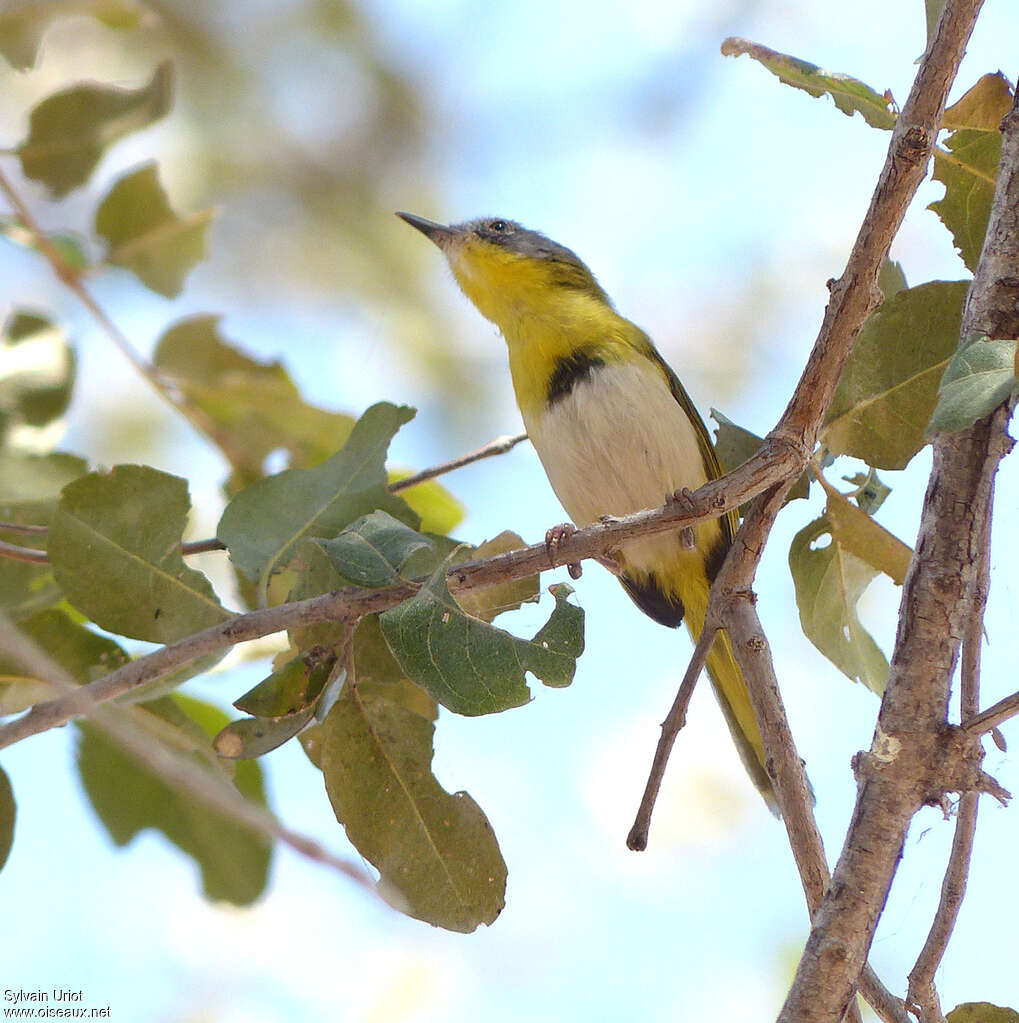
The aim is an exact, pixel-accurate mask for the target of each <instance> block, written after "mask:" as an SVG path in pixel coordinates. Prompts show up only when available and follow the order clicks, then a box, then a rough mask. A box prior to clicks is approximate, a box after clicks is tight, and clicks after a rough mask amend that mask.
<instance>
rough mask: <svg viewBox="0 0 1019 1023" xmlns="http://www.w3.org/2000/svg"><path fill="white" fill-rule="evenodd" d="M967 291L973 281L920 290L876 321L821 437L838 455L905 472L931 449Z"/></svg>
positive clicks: (858, 348) (865, 333)
mask: <svg viewBox="0 0 1019 1023" xmlns="http://www.w3.org/2000/svg"><path fill="white" fill-rule="evenodd" d="M968 288H969V282H968V281H932V282H930V283H928V284H921V285H920V286H919V287H916V288H909V289H908V290H906V291H900V292H899V293H898V294H897V295H895V296H894V297H893V298H891V299H889V300H888V301H886V302H884V303H883V304H882V305H881V306H880V307H879V308H878V309H877V310H876V311H875V312H873V313H872V314H871V315H870V317H869V318H868V320H867V322H866V323H865V324H864V327H863V330H861V331H860V336H859V337H858V338H857V339H856V344H855V345H854V346H853V353H852V355H851V356H850V357H849V362H848V363H847V365H846V368H845V370H844V371H843V373H842V378H841V379H840V380H839V386H838V388H837V389H836V391H835V397H834V399H833V400H832V403H831V407H830V408H829V409H828V415H827V418H826V420H825V425H824V429H823V430H822V433H821V443H822V444H824V446H825V447H827V448H828V450H829V451H831V452H832V454H836V455H853V456H855V457H856V458H862V459H863V460H864V461H865V462H866V463H867V464H868V465H872V466H874V467H875V468H878V469H903V468H905V466H906V465H907V463H908V462H909V460H910V459H911V458H912V457H913V456H914V455H915V454H916V453H917V452H918V451H919V450H920V449H921V448H922V447H923V446H924V444H926V443H927V441H926V439H925V436H924V435H925V431H926V429H927V424H928V422H929V421H930V418H931V413H932V412H933V411H934V406H935V404H936V403H937V392H938V383H939V381H940V380H941V376H942V374H943V373H944V371H945V367H946V366H947V365H948V363H949V361H950V360H951V358H952V355H953V354H954V353H955V350H956V347H957V346H958V343H959V328H960V326H961V324H962V304H963V302H964V301H965V298H966V292H967V290H968Z"/></svg>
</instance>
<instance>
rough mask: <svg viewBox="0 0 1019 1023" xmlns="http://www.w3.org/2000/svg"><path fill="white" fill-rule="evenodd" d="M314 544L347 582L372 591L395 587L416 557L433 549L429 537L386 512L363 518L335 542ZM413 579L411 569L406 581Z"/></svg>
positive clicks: (349, 527)
mask: <svg viewBox="0 0 1019 1023" xmlns="http://www.w3.org/2000/svg"><path fill="white" fill-rule="evenodd" d="M315 542H316V543H317V544H318V545H319V546H320V547H321V548H322V550H324V551H325V552H326V554H327V555H328V556H329V560H330V561H331V562H332V563H333V567H334V568H335V569H336V571H337V572H339V573H340V575H342V576H343V577H344V579H347V580H349V581H350V582H351V583H353V584H354V585H355V586H365V587H367V588H369V589H377V588H381V587H383V586H395V585H396V584H397V583H399V582H401V581H402V580H403V578H404V577H403V575H401V572H402V570H403V569H404V567H405V566H407V565H408V563H411V564H413V562H414V560H415V559H414V555H415V554H418V553H420V552H422V551H430V550H431V549H432V545H431V543H430V542H429V540H428V538H427V537H424V536H422V535H421V534H420V533H419V532H417V530H414V529H411V528H410V526H405V525H404V524H403V523H402V522H400V521H399V519H394V518H393V516H392V515H390V514H388V513H387V512H384V511H373V512H371V513H370V514H369V515H363V516H362V517H361V518H359V519H357V521H355V522H353V523H351V524H350V525H349V526H348V527H347V528H346V529H344V530H343V531H342V532H341V533H340V534H339V535H338V536H336V537H335V538H334V539H332V540H317V541H315ZM417 560H420V559H417ZM413 576H414V573H413V571H412V570H409V573H408V576H407V578H413Z"/></svg>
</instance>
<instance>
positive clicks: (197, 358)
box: [153, 316, 354, 489]
mask: <svg viewBox="0 0 1019 1023" xmlns="http://www.w3.org/2000/svg"><path fill="white" fill-rule="evenodd" d="M219 321H220V317H218V316H193V317H190V318H188V319H186V320H182V321H181V322H179V323H177V324H175V325H174V326H172V327H170V329H169V330H167V331H166V333H165V334H163V336H162V338H161V339H160V341H159V344H158V345H157V347H156V352H155V356H154V357H153V361H154V362H155V365H156V368H157V369H158V370H159V371H160V373H161V374H162V375H163V376H164V377H166V378H167V379H168V380H169V381H170V382H171V383H172V384H173V385H174V386H175V387H177V388H179V389H180V391H181V392H182V393H183V394H184V395H185V396H186V397H187V399H188V400H189V401H190V402H191V403H192V404H193V405H197V406H198V407H199V408H200V409H201V410H202V411H203V412H204V413H205V415H206V416H207V417H208V419H209V420H210V421H211V423H212V424H213V427H214V429H213V431H212V439H213V440H214V441H215V443H216V444H218V445H219V447H220V449H221V450H222V451H223V453H224V454H225V455H226V457H227V459H228V460H229V461H230V464H231V466H233V468H234V470H235V472H236V473H237V479H236V480H235V481H234V482H235V489H238V488H240V487H242V486H246V485H247V484H248V483H252V482H254V481H255V480H257V479H261V478H262V476H263V468H262V467H263V465H264V463H265V460H266V458H267V457H268V455H269V454H270V453H271V452H273V451H279V450H283V451H285V452H287V453H288V454H289V455H290V467H291V468H303V467H307V466H311V465H317V464H318V463H319V462H322V461H324V460H325V459H326V458H328V457H329V456H330V455H331V454H333V453H334V452H335V451H336V450H337V449H338V448H339V447H340V446H341V445H342V444H344V443H345V442H346V440H347V438H348V437H349V436H350V431H351V430H352V429H353V427H354V420H353V419H352V418H351V417H350V416H345V415H339V414H337V413H334V412H325V411H323V410H322V409H319V408H315V407H314V406H313V405H308V404H306V403H305V402H304V401H303V399H302V398H301V395H300V393H299V392H298V390H297V387H296V386H295V385H294V382H293V380H291V379H290V375H289V374H288V373H287V371H286V370H285V369H284V368H283V366H282V365H281V364H280V363H278V362H272V363H263V362H256V361H255V360H254V359H252V358H251V357H250V356H248V355H245V354H244V353H243V352H241V351H239V350H238V349H237V348H235V347H234V346H233V345H231V344H228V343H227V342H226V341H225V340H224V339H223V338H222V336H221V335H220V333H219Z"/></svg>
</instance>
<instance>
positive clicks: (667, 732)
mask: <svg viewBox="0 0 1019 1023" xmlns="http://www.w3.org/2000/svg"><path fill="white" fill-rule="evenodd" d="M717 635H718V625H717V624H715V623H714V622H711V621H706V622H705V623H704V628H703V629H701V634H700V636H699V637H698V639H697V644H696V646H695V647H694V651H693V655H692V656H691V658H690V663H689V664H688V665H687V669H686V674H685V675H684V676H683V681H682V683H681V684H680V687H679V692H677V693H676V699H675V700H674V701H673V703H672V707H671V708H670V710H669V713H668V714H667V715H666V717H665V720H664V721H663V722H662V734H661V737H660V738H659V740H658V747H657V748H656V749H655V756H654V760H653V761H652V763H651V773H650V774H649V775H648V780H647V785H646V786H645V787H644V795H643V796H642V797H641V801H640V806H639V808H638V809H637V816H636V818H635V820H634V822H633V827H632V828H630V833H629V834H628V835H627V836H626V845H627V848H629V849H633V850H634V851H635V852H643V850H645V849H646V848H647V839H648V831H649V830H650V828H651V814H652V813H653V812H654V808H655V802H656V801H657V799H658V792H659V790H660V789H661V787H662V780H663V779H664V777H665V768H666V767H667V766H668V763H669V757H670V755H671V754H672V747H673V746H674V745H675V744H676V736H677V735H679V732H680V729H682V728H683V726H684V725H685V724H686V709H687V707H688V706H689V705H690V697H691V696H693V691H694V688H695V686H696V685H697V679H698V678H700V674H701V670H702V669H703V667H704V663H705V661H707V659H708V654H709V653H710V652H711V646H712V644H713V643H714V642H715V636H717Z"/></svg>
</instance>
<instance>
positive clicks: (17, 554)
mask: <svg viewBox="0 0 1019 1023" xmlns="http://www.w3.org/2000/svg"><path fill="white" fill-rule="evenodd" d="M0 558H8V559H10V560H11V561H28V562H30V563H31V564H33V565H48V564H49V561H50V559H49V557H48V556H47V554H46V552H45V551H37V550H36V549H35V548H34V547H19V546H18V545H17V544H13V543H7V542H6V541H4V540H0Z"/></svg>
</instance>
